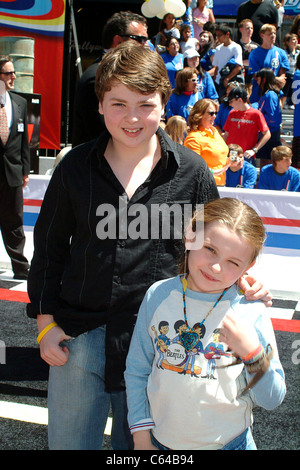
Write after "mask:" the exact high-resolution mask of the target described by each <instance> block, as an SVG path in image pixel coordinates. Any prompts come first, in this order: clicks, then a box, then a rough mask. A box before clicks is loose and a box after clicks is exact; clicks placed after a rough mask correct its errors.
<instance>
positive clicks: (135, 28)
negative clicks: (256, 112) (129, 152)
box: [72, 11, 149, 147]
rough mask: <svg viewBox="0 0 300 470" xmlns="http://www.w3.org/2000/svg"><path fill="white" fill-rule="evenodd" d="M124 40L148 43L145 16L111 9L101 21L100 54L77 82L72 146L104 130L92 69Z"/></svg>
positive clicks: (146, 44)
mask: <svg viewBox="0 0 300 470" xmlns="http://www.w3.org/2000/svg"><path fill="white" fill-rule="evenodd" d="M124 41H135V42H137V43H138V44H140V45H141V46H145V47H147V46H148V44H149V42H148V33H147V21H146V18H144V17H143V16H141V15H138V14H136V13H131V12H130V11H121V12H118V13H114V14H113V15H112V17H111V18H109V20H108V21H107V23H106V24H105V26H104V28H103V32H102V50H101V53H100V56H99V57H98V58H97V59H96V60H95V62H94V63H93V64H92V65H91V66H90V67H89V68H88V69H87V70H86V71H85V72H84V73H83V75H82V77H81V78H80V80H79V82H78V84H77V89H76V93H75V100H74V115H73V138H72V145H73V147H75V146H76V145H79V144H82V143H84V142H88V141H89V140H92V139H95V138H96V137H98V136H99V134H100V133H101V132H102V131H104V130H105V123H104V119H103V116H102V115H100V114H99V111H98V107H99V102H98V99H97V97H96V94H95V89H94V87H95V76H96V71H97V68H98V65H99V63H100V61H101V60H102V57H103V56H104V54H105V53H106V52H107V51H108V50H110V49H114V48H115V47H116V46H117V45H118V44H120V43H122V42H124Z"/></svg>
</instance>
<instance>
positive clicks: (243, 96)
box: [153, 0, 300, 192]
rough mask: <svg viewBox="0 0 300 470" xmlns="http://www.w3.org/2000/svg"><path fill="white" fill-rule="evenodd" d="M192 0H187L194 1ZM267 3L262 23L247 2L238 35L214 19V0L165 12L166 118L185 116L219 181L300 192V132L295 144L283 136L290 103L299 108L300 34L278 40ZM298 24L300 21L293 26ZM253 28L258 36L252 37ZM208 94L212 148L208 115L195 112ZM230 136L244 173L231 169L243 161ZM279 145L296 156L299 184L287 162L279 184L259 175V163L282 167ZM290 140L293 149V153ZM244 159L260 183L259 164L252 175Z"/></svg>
mask: <svg viewBox="0 0 300 470" xmlns="http://www.w3.org/2000/svg"><path fill="white" fill-rule="evenodd" d="M190 3H191V2H186V5H187V8H188V9H189V8H190V7H189V4H190ZM248 3H249V2H248ZM250 3H251V1H250ZM250 6H251V5H250ZM264 8H265V23H262V24H261V25H258V24H257V21H256V20H255V18H254V22H253V21H252V19H251V18H245V17H244V15H245V14H249V16H253V12H251V11H249V10H246V11H244V12H243V9H244V6H243V8H241V11H240V12H239V14H238V21H239V23H238V25H237V26H238V33H239V34H238V38H234V37H233V32H232V29H231V28H230V27H229V26H228V25H226V24H217V23H216V22H215V19H214V15H213V11H212V9H210V8H208V7H207V0H201V1H198V4H197V8H195V9H193V10H191V8H190V11H187V13H186V14H185V17H184V18H181V19H179V20H178V19H177V20H176V18H175V17H174V15H172V14H170V13H168V14H167V15H165V17H164V18H163V20H162V22H161V28H160V31H159V33H158V34H157V35H156V36H155V37H154V40H153V44H154V45H155V50H156V51H157V52H158V53H160V54H161V56H162V58H163V60H164V62H165V64H166V68H167V71H168V76H169V79H170V82H171V85H172V89H173V90H172V95H171V97H170V99H169V101H168V103H167V106H166V115H165V121H163V122H162V124H161V125H162V126H164V125H165V123H167V121H168V119H170V118H171V117H173V118H175V119H173V120H172V127H174V126H175V125H176V122H178V125H179V126H180V125H181V124H180V121H179V119H177V118H176V117H182V118H184V119H185V120H186V123H187V128H186V129H184V133H185V135H183V134H182V135H181V136H180V137H178V139H179V141H180V142H182V143H183V145H186V146H187V147H189V148H192V149H193V150H194V151H195V152H196V153H198V154H200V155H201V156H202V158H204V160H205V161H206V163H207V164H208V166H209V168H210V169H211V171H212V172H213V175H214V178H215V180H216V182H217V185H226V186H232V185H233V181H238V183H237V185H238V186H239V187H250V188H257V187H259V188H262V189H276V190H279V189H281V190H290V191H298V192H299V191H300V174H299V169H300V162H299V157H298V155H299V151H297V147H298V145H297V141H298V138H297V135H295V136H294V139H293V143H292V144H291V145H290V144H288V143H287V142H286V141H284V140H283V139H282V137H281V135H282V129H281V127H282V109H283V108H287V109H292V110H295V113H296V112H298V107H299V104H298V103H297V102H296V103H294V102H293V101H292V96H293V92H294V88H293V80H294V74H295V72H296V71H297V70H298V69H299V67H300V59H299V63H298V65H297V58H298V55H299V52H300V45H299V46H298V36H297V34H296V33H292V32H291V33H288V34H286V35H285V36H284V37H283V39H282V47H279V46H278V42H279V41H278V37H277V34H278V25H277V24H275V23H276V13H277V12H276V8H275V7H274V8H273V5H271V4H270V5H269V4H267V6H266V5H264ZM250 13H251V14H250ZM295 21H296V20H295ZM258 27H259V30H258ZM294 29H295V28H294V25H293V27H292V28H291V31H292V30H294ZM254 31H256V34H255V35H254ZM253 36H254V37H255V39H256V40H257V42H255V41H253V40H252V38H253ZM299 41H300V39H299ZM296 77H297V75H296ZM294 86H296V85H294ZM230 92H231V94H230ZM229 94H230V97H229ZM205 99H210V100H212V101H213V102H214V103H215V104H213V103H211V104H210V106H213V108H212V109H213V110H214V115H213V116H214V119H210V126H209V129H210V131H209V134H208V136H209V139H208V140H209V142H210V147H211V149H210V152H209V155H208V152H207V138H208V136H207V135H206V137H205V136H204V134H203V132H204V131H203V125H202V122H201V120H202V118H203V116H202V115H201V118H199V122H198V127H197V128H196V127H195V122H194V118H193V116H194V115H195V114H196V115H198V111H197V109H198V110H199V107H200V108H201V104H199V101H201V100H204V101H203V106H204V107H205V106H206V105H205V103H206V104H207V101H205ZM216 111H217V112H216ZM208 112H213V111H206V113H208ZM200 114H201V113H200ZM176 119H177V121H176ZM169 127H170V126H168V128H167V129H169ZM181 127H182V126H181ZM296 127H297V121H296V120H295V122H294V128H295V129H296ZM215 130H217V131H218V132H219V133H220V135H221V136H222V138H223V139H224V142H225V143H226V145H225V146H223V147H224V149H226V151H227V152H225V153H226V155H225V156H224V151H222V152H220V146H219V144H218V143H217V142H219V143H220V141H219V139H218V136H217V135H216V133H215ZM298 132H299V131H296V134H297V133H298ZM176 135H177V136H178V131H177V132H176ZM195 137H196V141H197V142H198V143H197V144H196V141H195ZM192 141H193V144H192V145H191V142H192ZM230 144H236V145H239V146H240V147H241V148H242V149H243V154H240V153H239V154H238V157H237V158H238V160H239V170H238V173H239V178H238V179H235V178H232V177H231V176H232V173H233V172H234V173H237V162H236V161H232V160H230V152H229V147H228V145H230ZM279 146H282V147H283V148H282V152H280V155H281V158H282V159H284V160H285V161H286V162H290V164H289V166H291V168H290V169H289V172H292V173H293V175H294V176H295V179H296V180H298V179H299V184H298V185H297V184H294V185H291V184H286V181H285V180H286V177H287V174H286V173H287V172H286V170H285V171H284V172H283V173H282V175H281V176H282V178H281V179H280V178H279V180H281V181H282V185H281V186H280V185H278V182H277V183H276V184H275V185H274V187H273V186H272V184H271V185H270V182H269V184H268V185H264V183H263V181H262V180H260V181H259V179H260V170H261V169H262V168H263V167H264V166H266V165H268V166H269V168H270V170H271V167H272V169H273V170H272V171H275V172H276V171H277V172H278V168H277V170H275V166H274V162H273V160H272V158H271V154H272V151H273V149H275V148H277V147H279ZM290 147H291V148H292V149H293V150H292V158H291V157H290ZM204 148H205V150H204ZM212 162H214V164H213V163H212ZM245 163H250V164H252V165H253V166H254V171H255V172H256V174H257V181H256V183H255V184H253V181H252V175H253V173H252V172H251V177H250V180H249V182H248V173H247V172H245ZM294 168H295V170H294ZM221 169H223V171H222V173H221V172H220V171H221ZM297 173H298V174H297ZM235 176H236V177H237V175H235ZM289 181H290V180H289ZM235 186H236V185H235Z"/></svg>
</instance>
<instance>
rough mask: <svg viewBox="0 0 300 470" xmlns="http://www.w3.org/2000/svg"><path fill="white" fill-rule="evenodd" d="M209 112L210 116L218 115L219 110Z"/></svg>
mask: <svg viewBox="0 0 300 470" xmlns="http://www.w3.org/2000/svg"><path fill="white" fill-rule="evenodd" d="M207 114H209V115H210V116H216V115H217V114H218V112H217V111H207Z"/></svg>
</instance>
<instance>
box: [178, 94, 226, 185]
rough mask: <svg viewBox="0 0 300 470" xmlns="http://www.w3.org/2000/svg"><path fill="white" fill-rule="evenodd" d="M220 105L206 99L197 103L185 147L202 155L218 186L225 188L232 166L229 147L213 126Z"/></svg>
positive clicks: (193, 110)
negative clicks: (227, 175) (227, 174)
mask: <svg viewBox="0 0 300 470" xmlns="http://www.w3.org/2000/svg"><path fill="white" fill-rule="evenodd" d="M218 107H219V106H218V104H217V103H215V102H214V101H212V100H210V99H208V98H204V99H202V100H199V101H197V103H196V104H195V105H194V106H193V108H192V110H191V112H190V115H189V121H188V125H189V129H190V132H189V133H188V135H187V137H186V139H185V141H184V146H185V147H188V148H189V149H191V150H193V151H194V152H196V153H198V154H199V155H201V157H202V158H203V159H204V160H205V161H206V163H207V165H208V167H209V168H210V169H211V171H212V173H213V176H214V178H215V182H216V184H217V185H218V186H225V183H226V173H225V172H226V170H227V168H229V166H230V161H229V160H228V158H227V156H228V146H227V144H226V143H225V141H224V139H223V138H222V137H221V135H220V134H219V132H218V131H217V129H216V128H215V127H214V126H213V123H214V120H215V117H216V114H217V112H218Z"/></svg>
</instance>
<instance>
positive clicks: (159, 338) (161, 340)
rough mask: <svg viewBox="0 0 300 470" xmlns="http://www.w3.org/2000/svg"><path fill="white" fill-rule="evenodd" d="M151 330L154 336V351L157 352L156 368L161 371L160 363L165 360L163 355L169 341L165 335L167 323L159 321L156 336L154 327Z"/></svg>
mask: <svg viewBox="0 0 300 470" xmlns="http://www.w3.org/2000/svg"><path fill="white" fill-rule="evenodd" d="M152 330H153V331H154V334H155V344H156V349H157V351H158V360H157V362H156V367H158V368H160V369H163V366H162V362H163V360H164V358H165V353H166V351H167V349H168V345H169V344H170V340H169V338H168V337H167V333H168V331H169V323H168V322H167V321H161V322H160V323H159V325H158V331H159V333H160V335H158V334H157V331H156V329H155V327H154V326H152Z"/></svg>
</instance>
